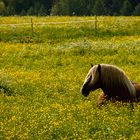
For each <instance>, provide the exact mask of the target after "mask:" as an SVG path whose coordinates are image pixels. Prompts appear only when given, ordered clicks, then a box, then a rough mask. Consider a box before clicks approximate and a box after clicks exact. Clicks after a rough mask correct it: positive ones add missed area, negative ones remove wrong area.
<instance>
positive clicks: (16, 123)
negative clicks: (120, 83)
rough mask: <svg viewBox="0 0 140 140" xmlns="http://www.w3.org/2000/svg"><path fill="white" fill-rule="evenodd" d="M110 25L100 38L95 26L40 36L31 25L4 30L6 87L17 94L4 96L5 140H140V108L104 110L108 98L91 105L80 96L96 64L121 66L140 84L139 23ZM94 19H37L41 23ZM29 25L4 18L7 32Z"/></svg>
mask: <svg viewBox="0 0 140 140" xmlns="http://www.w3.org/2000/svg"><path fill="white" fill-rule="evenodd" d="M104 18H105V21H106V22H104V21H103V22H100V23H99V27H98V32H96V31H95V30H94V23H92V22H91V23H86V24H85V23H77V24H75V23H74V24H70V25H67V24H58V25H47V26H41V27H38V26H37V27H34V28H35V29H34V35H33V36H32V34H31V30H30V28H31V27H30V26H29V25H27V26H19V27H16V28H14V29H13V27H9V26H8V27H0V30H1V32H0V39H1V42H0V56H1V57H0V86H2V87H6V88H7V89H10V92H11V96H8V95H9V94H5V93H3V91H0V139H42V140H44V139H46V140H47V139H48V140H51V139H58V140H60V139H105V140H112V139H132V140H138V139H139V138H140V119H139V118H140V104H139V103H134V109H133V110H132V109H131V106H130V104H129V103H121V102H115V103H112V102H106V103H105V105H103V106H102V107H101V108H97V107H96V101H97V96H98V95H99V92H100V90H97V91H95V92H93V93H91V94H90V96H89V97H88V98H85V97H83V96H82V95H81V93H80V87H81V85H82V83H83V81H84V78H85V76H86V74H87V72H88V70H89V68H90V63H93V64H99V63H109V64H115V65H117V66H118V67H120V68H122V69H123V70H124V71H125V72H126V74H127V75H128V76H129V77H130V78H131V80H133V81H136V82H138V83H140V76H139V73H140V72H139V65H140V59H139V58H140V47H139V46H140V39H139V36H140V27H139V21H137V20H135V19H139V17H116V18H114V17H99V19H104ZM92 19H94V17H33V21H34V22H35V23H40V22H52V21H53V22H55V21H59V22H65V21H71V20H72V21H73V20H84V21H86V20H92ZM122 19H125V20H126V21H128V20H129V21H131V22H125V23H124V22H122V21H121V20H122ZM29 20H30V17H9V18H7V17H0V22H1V23H3V24H5V23H7V24H11V23H13V24H16V23H24V22H25V23H27V21H29ZM128 27H129V28H128ZM37 39H39V40H41V41H39V40H37ZM8 92H9V91H8Z"/></svg>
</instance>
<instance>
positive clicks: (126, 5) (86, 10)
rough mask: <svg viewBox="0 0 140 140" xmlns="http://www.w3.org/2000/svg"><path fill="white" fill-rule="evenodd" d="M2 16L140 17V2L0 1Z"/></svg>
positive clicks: (133, 0)
mask: <svg viewBox="0 0 140 140" xmlns="http://www.w3.org/2000/svg"><path fill="white" fill-rule="evenodd" d="M0 15H5V16H10V15H21V16H24V15H38V16H44V15H84V16H85V15H115V16H116V15H125V16H130V15H140V0H86V1H85V0H47V1H46V0H0Z"/></svg>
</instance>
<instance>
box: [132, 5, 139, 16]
mask: <svg viewBox="0 0 140 140" xmlns="http://www.w3.org/2000/svg"><path fill="white" fill-rule="evenodd" d="M133 15H135V16H140V3H139V4H138V5H137V6H136V7H135V10H134V12H133Z"/></svg>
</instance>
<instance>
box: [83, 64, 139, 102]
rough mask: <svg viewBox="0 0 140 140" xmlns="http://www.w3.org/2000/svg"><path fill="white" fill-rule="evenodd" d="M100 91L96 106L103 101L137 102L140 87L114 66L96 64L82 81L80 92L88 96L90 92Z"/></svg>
mask: <svg viewBox="0 0 140 140" xmlns="http://www.w3.org/2000/svg"><path fill="white" fill-rule="evenodd" d="M99 88H101V89H102V91H103V92H102V93H101V94H100V95H99V97H98V105H100V104H102V103H103V101H104V99H108V100H111V99H113V100H118V101H137V99H138V98H140V85H138V84H137V83H134V82H131V81H130V80H129V79H128V77H127V76H126V75H125V73H124V72H123V71H122V70H121V69H119V68H118V67H116V66H114V65H109V64H98V65H95V66H93V67H92V68H91V69H90V70H89V72H88V74H87V76H86V78H85V81H84V84H83V86H82V88H81V92H82V94H83V95H84V96H88V95H89V93H90V91H94V90H96V89H99Z"/></svg>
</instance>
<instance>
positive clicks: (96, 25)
mask: <svg viewBox="0 0 140 140" xmlns="http://www.w3.org/2000/svg"><path fill="white" fill-rule="evenodd" d="M97 31H98V18H97V16H96V15H95V33H97Z"/></svg>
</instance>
